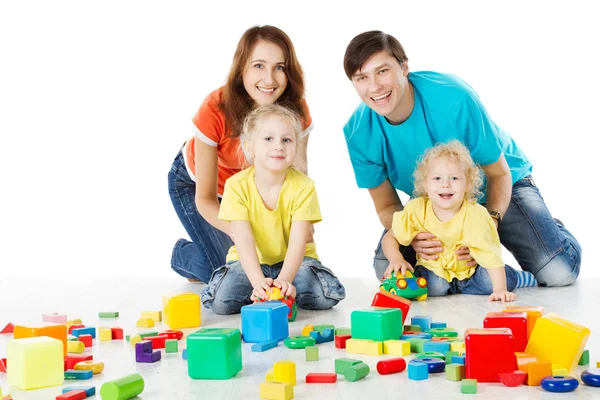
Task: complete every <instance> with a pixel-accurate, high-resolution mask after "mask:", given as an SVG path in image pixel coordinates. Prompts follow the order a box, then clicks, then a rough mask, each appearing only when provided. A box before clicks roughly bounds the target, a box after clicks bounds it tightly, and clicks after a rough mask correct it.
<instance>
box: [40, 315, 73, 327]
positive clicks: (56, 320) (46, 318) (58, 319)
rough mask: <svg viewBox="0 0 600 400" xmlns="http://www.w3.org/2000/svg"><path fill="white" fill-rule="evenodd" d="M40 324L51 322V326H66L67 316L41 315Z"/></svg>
mask: <svg viewBox="0 0 600 400" xmlns="http://www.w3.org/2000/svg"><path fill="white" fill-rule="evenodd" d="M42 322H51V323H53V324H59V325H66V324H67V316H66V315H64V314H58V313H51V314H42Z"/></svg>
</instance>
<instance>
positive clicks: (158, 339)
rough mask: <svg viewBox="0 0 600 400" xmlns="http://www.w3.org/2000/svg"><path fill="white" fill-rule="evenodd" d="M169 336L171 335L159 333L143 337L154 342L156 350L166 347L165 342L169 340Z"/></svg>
mask: <svg viewBox="0 0 600 400" xmlns="http://www.w3.org/2000/svg"><path fill="white" fill-rule="evenodd" d="M168 338H169V337H168V336H166V335H164V336H163V335H158V336H146V337H145V338H143V339H144V340H147V341H150V342H152V348H153V349H154V350H156V349H164V348H165V343H166V342H167V339H168Z"/></svg>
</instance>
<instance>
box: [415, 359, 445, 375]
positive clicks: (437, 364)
mask: <svg viewBox="0 0 600 400" xmlns="http://www.w3.org/2000/svg"><path fill="white" fill-rule="evenodd" d="M419 362H422V363H423V364H427V371H428V372H429V373H430V374H433V373H436V372H444V371H445V370H446V362H445V361H444V360H442V359H441V358H419Z"/></svg>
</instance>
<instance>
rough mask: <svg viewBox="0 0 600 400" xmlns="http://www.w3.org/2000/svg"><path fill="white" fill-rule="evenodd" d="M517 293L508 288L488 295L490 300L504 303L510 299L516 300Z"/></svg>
mask: <svg viewBox="0 0 600 400" xmlns="http://www.w3.org/2000/svg"><path fill="white" fill-rule="evenodd" d="M516 298H517V295H516V294H514V293H513V292H509V291H508V290H497V291H495V292H494V293H492V294H490V297H488V301H501V302H503V303H505V302H509V301H515V299H516Z"/></svg>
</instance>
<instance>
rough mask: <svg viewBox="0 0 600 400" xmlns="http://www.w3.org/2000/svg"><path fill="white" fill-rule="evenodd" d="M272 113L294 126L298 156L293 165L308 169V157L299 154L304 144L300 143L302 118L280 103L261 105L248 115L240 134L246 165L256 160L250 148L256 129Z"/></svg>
mask: <svg viewBox="0 0 600 400" xmlns="http://www.w3.org/2000/svg"><path fill="white" fill-rule="evenodd" d="M272 115H274V116H276V117H279V118H281V119H282V120H284V121H285V122H287V123H289V124H290V125H291V126H292V129H293V130H294V137H295V143H296V157H295V159H294V164H293V167H294V168H297V169H300V170H306V159H304V158H303V157H302V156H299V154H301V153H302V152H298V149H299V147H300V146H302V144H301V143H300V135H301V134H302V124H301V123H300V119H299V118H298V115H297V114H296V113H295V112H294V111H292V110H290V109H289V108H285V107H282V106H280V105H278V104H268V105H264V106H259V107H257V108H255V109H254V110H252V112H250V114H248V116H246V119H244V124H243V126H242V134H241V135H240V150H241V151H242V153H243V154H244V157H245V158H246V162H247V165H246V166H250V165H252V164H253V162H254V154H252V152H251V151H250V150H249V147H248V144H249V143H250V141H251V140H252V138H253V137H254V134H255V133H256V131H257V130H258V129H259V128H260V126H261V124H262V122H263V121H264V120H265V119H266V118H267V117H270V116H272Z"/></svg>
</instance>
